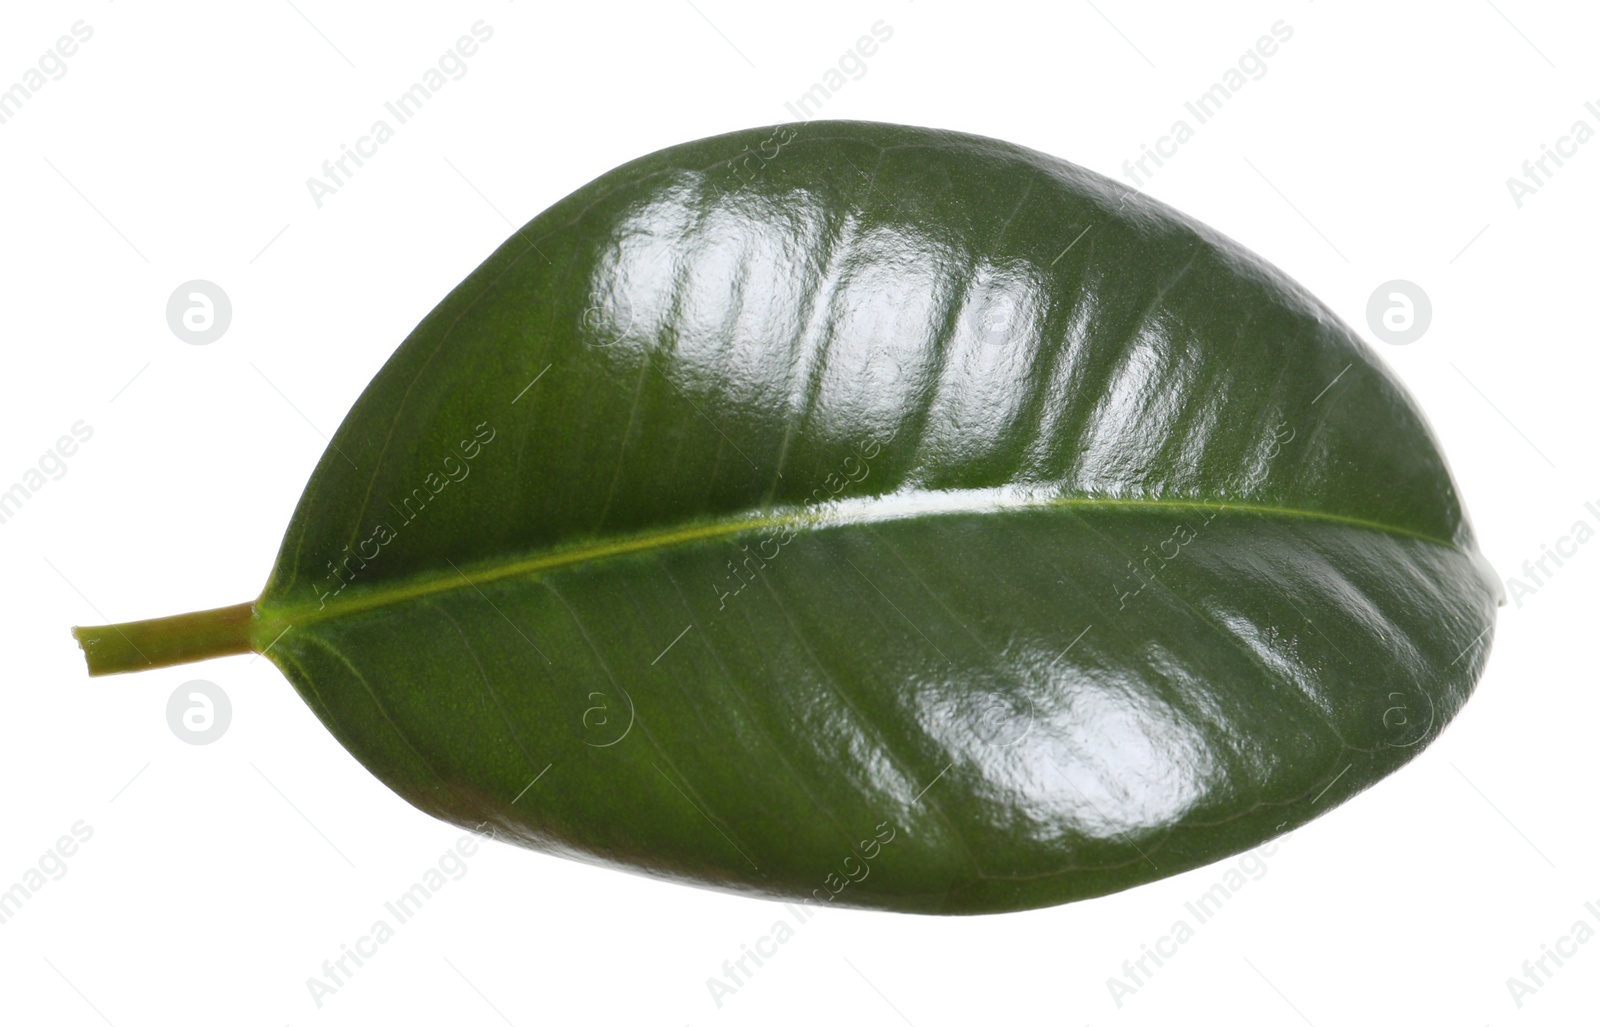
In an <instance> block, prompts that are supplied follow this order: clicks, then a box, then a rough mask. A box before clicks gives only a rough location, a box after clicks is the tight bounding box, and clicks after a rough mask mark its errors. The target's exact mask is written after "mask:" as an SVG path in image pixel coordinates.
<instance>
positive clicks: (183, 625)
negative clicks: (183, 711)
mask: <svg viewBox="0 0 1600 1027" xmlns="http://www.w3.org/2000/svg"><path fill="white" fill-rule="evenodd" d="M255 606H256V604H255V603H254V602H248V603H239V604H238V605H237V606H219V607H217V608H216V609H214V610H196V611H195V612H194V613H180V614H177V615H175V616H172V617H154V618H152V619H150V620H136V621H128V622H127V623H124V624H101V625H97V626H95V627H87V628H86V627H75V628H73V629H72V637H73V638H75V639H77V640H78V645H79V646H81V647H82V648H83V656H84V659H85V660H87V661H88V663H89V676H90V677H99V676H101V675H102V674H126V673H128V672H129V671H135V670H151V669H154V668H156V667H172V666H175V665H177V664H180V663H193V662H195V661H196V660H209V659H211V658H212V657H214V656H234V655H237V654H239V653H248V652H252V651H254V648H255V647H254V646H253V645H251V640H250V638H251V628H252V627H253V626H254V620H255Z"/></svg>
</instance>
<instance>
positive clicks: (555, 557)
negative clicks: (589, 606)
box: [257, 489, 1459, 631]
mask: <svg viewBox="0 0 1600 1027" xmlns="http://www.w3.org/2000/svg"><path fill="white" fill-rule="evenodd" d="M972 491H973V492H978V493H985V494H992V492H993V491H994V490H987V489H985V490H972ZM950 495H951V494H949V493H937V492H928V493H915V494H907V493H895V494H891V495H885V496H877V497H873V499H872V500H871V501H869V502H867V503H865V504H844V507H845V508H846V509H847V510H848V509H860V510H862V511H866V512H871V514H873V515H872V516H849V515H848V513H844V514H841V510H840V507H839V506H833V507H819V506H810V507H795V508H791V509H789V510H786V511H779V512H775V513H772V514H764V515H750V514H743V515H739V516H736V517H730V518H726V519H722V520H716V521H711V522H706V523H700V524H695V525H691V526H688V527H683V528H677V529H674V530H671V531H648V532H642V533H639V534H636V535H630V536H627V537H625V538H619V539H611V540H607V541H603V542H599V543H596V542H594V541H588V542H584V543H579V544H576V545H572V546H568V547H564V548H557V549H553V550H549V551H546V552H543V553H539V554H537V555H533V556H522V557H517V558H515V559H512V560H510V561H508V562H504V563H498V564H494V565H490V566H484V565H481V564H480V565H476V566H473V567H467V568H463V569H461V570H458V571H457V572H456V573H455V574H453V575H451V574H446V573H440V574H437V575H431V576H429V577H427V578H425V579H421V580H418V579H410V580H405V579H399V580H395V581H388V582H383V583H380V584H377V585H372V586H367V587H365V588H362V589H361V590H360V591H358V592H357V593H356V594H355V595H354V596H352V597H351V598H349V599H347V600H344V601H342V602H340V601H335V603H334V605H333V606H330V607H323V608H313V607H311V606H310V605H309V604H305V603H296V604H285V605H283V606H273V605H272V604H270V603H268V602H265V601H264V600H265V597H263V598H262V599H260V600H257V616H258V618H259V620H258V626H257V627H258V631H264V630H266V629H267V628H271V629H274V630H276V629H278V628H279V627H281V626H284V625H295V626H303V625H307V624H314V623H317V622H320V621H325V620H332V619H334V618H337V617H342V616H349V615H353V614H359V613H365V612H367V611H369V610H374V609H378V608H381V607H384V606H392V605H395V604H397V603H403V602H406V601H408V600H412V599H422V598H426V597H429V596H434V595H439V594H440V593H444V592H453V591H457V590H459V589H462V588H476V587H479V586H481V585H486V584H491V583H493V582H497V581H502V580H505V579H507V578H516V577H522V576H524V575H530V574H537V573H539V572H541V571H547V570H554V569H556V568H561V567H570V566H574V565H578V564H585V563H598V562H600V561H604V560H610V559H614V558H617V557H622V556H629V555H632V554H635V553H640V552H649V551H652V550H660V549H668V548H672V547H674V546H682V545H691V544H693V543H697V542H704V541H707V540H710V539H717V538H726V537H729V536H733V535H740V534H743V533H746V532H751V531H759V530H762V529H765V528H780V527H807V528H810V529H812V530H818V531H820V530H824V529H829V528H845V527H850V526H852V525H858V524H869V523H877V522H881V521H891V520H911V519H916V518H922V517H938V516H948V515H952V514H963V513H968V514H970V513H977V512H984V513H989V514H995V513H1009V512H1014V511H1022V510H1037V509H1048V508H1051V507H1061V508H1065V509H1092V510H1113V511H1118V512H1127V511H1173V512H1200V511H1204V512H1207V513H1212V514H1242V515H1246V516H1259V517H1281V518H1285V519H1290V520H1305V521H1316V522H1321V523H1325V524H1338V525H1342V526H1345V527H1353V528H1360V529H1363V530H1366V531H1375V532H1379V533H1381V534H1385V535H1391V536H1398V537H1402V538H1413V539H1417V540H1419V541H1422V542H1428V543H1431V544H1433V545H1436V546H1442V547H1444V548H1446V549H1450V550H1452V551H1459V547H1457V546H1456V545H1455V544H1454V543H1452V542H1449V541H1447V540H1444V539H1440V538H1436V537H1434V536H1432V535H1429V534H1426V533H1424V532H1420V531H1414V530H1412V529H1410V528H1404V527H1400V526H1398V525H1393V524H1384V523H1382V522H1380V521H1372V520H1367V519H1365V518H1362V517H1352V516H1349V515H1346V514H1335V513H1328V512H1326V511H1322V510H1305V509H1301V508H1298V507H1287V506H1276V505H1272V504H1267V503H1239V502H1233V501H1222V500H1201V499H1192V500H1191V499H1129V498H1125V497H1107V496H1054V497H1050V498H1046V499H1032V498H1022V499H1020V500H1018V499H1012V500H1011V501H1009V502H1002V501H999V500H995V499H990V500H986V501H984V502H981V503H979V502H974V503H971V504H970V505H967V506H957V507H952V508H948V509H939V510H928V509H922V508H918V507H917V506H916V502H915V501H916V500H917V499H923V500H928V499H934V498H937V497H941V496H944V497H949V496H950ZM897 501H898V502H897ZM894 505H899V506H901V507H903V508H906V512H904V513H896V512H894V511H893V510H892V509H886V508H887V507H892V506H894Z"/></svg>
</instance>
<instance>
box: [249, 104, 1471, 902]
mask: <svg viewBox="0 0 1600 1027" xmlns="http://www.w3.org/2000/svg"><path fill="white" fill-rule="evenodd" d="M352 465H354V467H355V468H357V469H356V470H353V469H352ZM1498 599H1499V585H1498V583H1497V580H1496V579H1495V577H1494V576H1493V575H1492V574H1491V573H1490V572H1489V571H1488V570H1487V568H1486V566H1485V565H1484V563H1483V561H1482V560H1481V558H1480V557H1479V556H1478V554H1477V551H1476V548H1475V543H1474V540H1473V536H1472V533H1471V530H1470V528H1469V526H1468V523H1467V519H1466V516H1465V514H1464V512H1463V509H1462V506H1461V503H1460V501H1459V499H1458V497H1457V495H1456V491H1455V488H1454V486H1453V484H1452V481H1451V478H1450V475H1449V472H1448V470H1447V468H1446V466H1445V463H1444V460H1443V458H1442V457H1441V455H1440V453H1439V449H1438V447H1437V445H1436V443H1435V441H1434V439H1433V437H1432V435H1431V433H1430V430H1429V429H1428V427H1427V426H1426V424H1425V422H1424V421H1423V419H1422V417H1421V416H1420V415H1419V413H1418V412H1417V410H1416V408H1415V407H1414V405H1413V404H1412V402H1411V400H1410V399H1409V397H1408V396H1407V395H1406V393H1405V392H1404V391H1403V389H1402V388H1401V386H1400V385H1399V384H1398V382H1397V381H1396V379H1395V378H1394V377H1393V376H1392V375H1391V374H1390V373H1389V372H1388V371H1386V370H1385V369H1384V368H1383V367H1382V366H1381V365H1380V364H1379V363H1378V361H1377V360H1376V359H1375V358H1374V357H1373V356H1372V354H1371V353H1370V352H1369V351H1368V350H1367V349H1366V347H1365V346H1364V345H1363V344H1362V343H1361V342H1360V341H1359V339H1358V338H1357V337H1356V336H1355V334H1354V333H1353V332H1352V331H1351V330H1350V329H1349V328H1347V327H1346V326H1345V325H1344V324H1342V323H1341V322H1340V321H1339V320H1338V319H1337V318H1336V317H1335V316H1334V315H1333V314H1332V313H1331V312H1330V311H1329V310H1328V309H1327V308H1326V307H1324V306H1323V305H1322V304H1320V303H1319V302H1318V301H1317V300H1315V299H1314V298H1313V297H1311V296H1310V295H1308V294H1307V293H1306V292H1305V291H1304V290H1303V289H1301V288H1300V287H1299V286H1297V285H1296V284H1295V283H1293V282H1292V281H1290V280H1289V279H1288V278H1286V277H1285V276H1284V275H1283V274H1282V273H1281V272H1278V271H1277V270H1275V269H1274V268H1272V267H1271V266H1269V265H1267V264H1266V263H1264V262H1263V261H1262V260H1260V259H1259V258H1258V257H1256V256H1254V255H1253V254H1251V253H1249V252H1247V251H1246V250H1244V249H1243V248H1241V247H1240V246H1238V245H1237V244H1235V243H1232V242H1231V241H1229V240H1227V239H1226V238H1224V237H1222V236H1221V235H1219V234H1218V233H1216V232H1214V231H1211V230H1210V229H1207V228H1206V227H1204V226H1202V225H1199V224H1197V223H1195V222H1193V221H1191V220H1189V219H1187V218H1185V217H1184V216H1182V215H1180V214H1178V213H1177V212H1175V211H1172V210H1171V209H1169V208H1167V207H1165V206H1162V205H1161V204H1159V203H1156V202H1154V201H1152V200H1149V199H1148V198H1145V197H1143V196H1140V195H1138V194H1135V193H1128V192H1125V191H1124V190H1123V189H1121V188H1120V187H1119V186H1117V185H1116V184H1115V183H1112V182H1110V181H1109V180H1107V179H1104V178H1102V177H1100V176H1097V175H1095V174H1093V173H1090V172H1088V171H1085V170H1083V169H1081V168H1078V167H1076V166H1074V165H1071V164H1068V163H1066V162H1063V161H1060V160H1057V159H1055V158H1051V157H1048V156H1045V155H1042V154H1039V153H1037V152H1034V151H1030V150H1026V149H1023V148H1020V147H1016V146H1012V145H1009V144H1006V143H1002V142H998V141H995V140H990V139H983V138H977V137H972V136H966V135H960V134H955V133H947V132H935V131H930V130H925V129H917V128H906V127H900V126H892V125H881V124H870V123H855V122H813V123H810V124H807V125H804V126H788V127H779V128H768V129H760V130H754V131H749V132H741V133H736V134H732V135H727V136H721V137H716V138H712V139H706V140H701V141H698V142H694V143H689V144H686V145H682V146H678V147H673V148H670V149H668V150H664V151H661V152H658V153H655V154H652V155H649V156H647V157H644V158H641V159H640V160H637V161H634V162H632V163H630V164H627V165H625V166H623V167H621V168H618V169H616V170H614V171H612V172H610V173H608V174H606V175H604V176H602V177H601V178H599V179H597V180H596V181H594V182H592V183H590V184H589V185H587V186H585V187H583V188H582V189H580V190H578V191H577V192H576V193H574V194H572V195H571V196H569V197H567V198H565V199H563V200H561V201H560V202H559V203H557V204H556V205H555V206H554V207H552V208H551V209H549V210H548V211H546V212H545V213H543V214H541V215H540V216H539V217H537V218H535V219H534V220H533V221H532V222H530V223H529V224H528V225H527V226H525V227H524V228H523V229H521V230H520V231H519V232H517V233H516V234H515V235H514V236H513V237H512V238H511V239H509V240H508V241H507V242H506V243H505V244H504V245H503V246H501V247H500V248H499V249H498V250H497V251H496V252H495V253H494V254H493V255H491V256H490V257H489V259H488V260H487V261H485V262H484V263H483V265H482V266H480V267H479V268H478V269H477V270H476V271H474V272H473V273H472V274H471V275H470V276H469V277H468V278H467V279H466V280H465V281H464V282H462V284H461V285H460V286H459V287H458V288H456V289H455V290H454V291H453V292H452V293H451V294H450V295H449V296H448V297H446V298H445V300H444V301H443V302H442V303H440V304H439V306H438V307H437V308H436V309H435V310H434V311H433V312H432V313H430V314H429V315H428V316H427V317H426V318H425V319H424V320H423V321H422V323H421V324H420V325H419V326H418V327H417V329H416V330H415V331H414V332H413V333H412V335H411V336H410V337H409V338H407V339H406V340H405V342H404V344H403V345H402V346H401V347H400V349H399V350H398V351H397V352H396V353H395V354H394V356H393V357H392V359H390V361H389V362H388V363H387V365H385V366H384V368H383V369H382V370H381V371H380V372H379V374H378V375H377V377H376V378H375V379H374V380H373V382H372V383H371V385H370V386H369V387H368V388H367V390H366V391H365V393H364V394H363V395H362V396H361V398H360V399H359V401H358V402H357V403H356V405H355V407H354V409H353V410H352V411H351V413H350V415H349V416H348V418H347V419H346V420H345V422H344V424H343V425H342V426H341V427H340V429H339V431H338V433H337V435H336V436H335V438H334V439H333V444H332V446H330V448H329V450H328V452H327V453H326V454H325V455H324V457H323V460H322V462H321V463H320V464H319V465H318V467H317V469H316V472H315V474H314V475H313V477H312V479H311V482H310V484H309V486H308V487H307V489H306V492H305V494H304V496H303V498H302V500H301V503H300V506H299V508H298V510H297V512H296V513H295V516H294V519H293V522H292V524H291V526H290V528H289V531H288V534H287V537H286V538H285V541H284V545H283V548H282V551H281V553H280V556H279V559H278V562H277V565H276V567H275V569H274V572H273V574H272V577H271V580H270V582H269V584H268V587H267V589H266V591H265V593H264V594H263V596H262V597H261V599H260V600H259V601H258V603H257V605H256V610H255V618H254V622H253V627H252V629H251V630H252V640H253V644H254V646H255V648H257V649H261V648H266V647H267V645H268V643H272V644H271V648H270V650H269V652H268V655H269V657H270V658H271V659H272V660H274V661H275V662H276V663H277V664H278V666H279V667H281V668H282V670H283V671H284V673H285V674H286V675H287V676H288V677H289V679H290V680H291V681H292V682H293V683H294V685H295V687H296V688H297V689H298V690H299V691H300V692H301V694H302V695H303V696H304V697H305V699H306V701H307V702H308V703H309V704H310V705H311V707H312V708H313V709H314V710H315V711H316V713H317V714H318V716H319V717H321V718H322V720H323V721H324V723H326V724H327V726H328V727H329V728H330V729H331V730H332V731H333V733H334V734H335V735H336V736H337V737H338V738H339V740H340V741H341V742H342V743H343V744H344V745H345V746H346V747H347V748H348V749H349V750H350V751H351V752H352V753H353V754H354V755H355V756H356V757H357V758H358V759H359V760H360V761H361V762H362V763H363V764H365V765H366V766H367V767H368V768H369V769H370V770H371V771H372V772H373V773H375V774H377V775H378V776H379V777H380V778H381V779H382V780H383V781H384V782H385V783H387V784H388V785H389V786H390V787H391V788H393V789H394V790H395V791H396V792H398V793H399V794H400V795H402V796H404V797H405V798H406V799H407V800H409V801H410V802H412V803H414V804H415V805H416V806H418V807H419V808H421V809H423V810H426V811H427V812H429V813H432V814H434V815H435V816H439V817H442V818H444V819H446V820H450V821H453V822H456V823H459V824H463V825H469V826H471V825H480V824H488V825H492V826H493V827H494V829H495V830H496V831H497V832H498V833H499V834H500V835H501V836H502V837H509V838H511V839H513V840H515V841H517V842H520V843H522V844H525V845H528V846H530V847H533V848H538V849H543V850H546V851H550V852H555V853H559V854H562V855H566V856H570V857H573V858H578V859H584V860H591V861H599V862H603V863H607V864H612V865H617V866H621V867H625V868H630V869H633V870H636V871H640V872H643V873H647V874H652V875H658V876H662V877H666V878H671V879H675V880H682V881H690V882H697V883H700V884H704V885H709V886H713V887H719V888H724V889H732V890H737V891H744V892H749V893H753V894H760V895H767V896H779V897H798V898H809V899H812V900H814V901H819V902H826V903H837V904H841V905H856V906H867V907H877V908H884V909H892V910H904V911H915V912H930V913H976V912H992V911H1004V910H1013V909H1021V908H1028V907H1034V906H1040V905H1048V904H1052V903H1059V902H1064V901H1069V900H1073V899H1079V898H1084V897H1087V896H1093V895H1098V894H1103V893H1106V892H1110V891H1115V890H1118V889H1121V888H1125V887H1128V886H1130V885H1134V884H1137V883H1140V882H1143V881H1148V880H1151V879H1153V878H1157V877H1162V876H1165V875H1168V874H1172V873H1176V872H1179V871H1182V870H1185V869H1188V868H1191V867H1194V866H1198V865H1201V864H1204V863H1207V862H1210V861H1213V860H1216V859H1219V858H1221V857H1223V856H1226V855H1228V854H1230V853H1234V852H1237V851H1240V850H1243V849H1245V848H1248V847H1250V846H1253V845H1255V844H1258V843H1259V842H1261V841H1263V840H1265V839H1267V838H1269V837H1271V836H1273V835H1275V834H1277V833H1280V832H1282V831H1285V830H1288V829H1290V828H1292V827H1294V826H1295V825H1297V824H1299V823H1302V822H1304V821H1305V820H1307V819H1309V818H1311V817H1313V816H1316V815H1318V814H1320V813H1323V812H1325V811H1327V810H1328V809H1330V808H1332V807H1333V806H1335V805H1337V804H1338V803H1340V802H1342V801H1343V800H1345V799H1347V798H1349V797H1350V796H1351V795H1353V794H1355V793H1356V792H1358V791H1360V790H1362V789H1364V788H1366V787H1367V786H1369V785H1370V784H1372V783H1373V782H1374V781H1376V780H1377V779H1379V778H1381V777H1382V776H1384V775H1385V774H1387V773H1389V772H1391V771H1393V770H1394V769H1395V768H1396V767H1398V766H1399V765H1401V764H1402V763H1404V762H1405V761H1406V760H1408V759H1409V758H1411V757H1412V756H1413V755H1415V754H1416V753H1417V752H1418V751H1419V750H1420V749H1421V748H1422V747H1423V746H1424V745H1426V744H1427V743H1428V742H1429V741H1430V740H1431V739H1432V738H1434V737H1435V736H1436V735H1437V734H1438V732H1439V731H1440V730H1441V729H1442V728H1443V726H1444V725H1445V723H1446V722H1447V721H1448V720H1449V719H1450V717H1451V716H1452V715H1453V714H1454V713H1455V712H1456V711H1457V709H1458V708H1459V707H1460V706H1461V704H1462V703H1463V702H1464V701H1465V700H1466V698H1467V697H1468V695H1469V694H1470V692H1471V690H1472V687H1473V684H1474V682H1475V680H1476V678H1477V676H1478V674H1479V672H1480V670H1481V668H1482V665H1483V661H1484V659H1485V656H1486V653H1487V650H1488V645H1489V633H1490V629H1491V627H1492V624H1493V618H1494V611H1495V606H1496V604H1497V601H1498ZM286 629H287V630H286Z"/></svg>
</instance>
